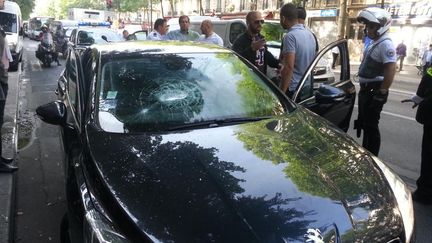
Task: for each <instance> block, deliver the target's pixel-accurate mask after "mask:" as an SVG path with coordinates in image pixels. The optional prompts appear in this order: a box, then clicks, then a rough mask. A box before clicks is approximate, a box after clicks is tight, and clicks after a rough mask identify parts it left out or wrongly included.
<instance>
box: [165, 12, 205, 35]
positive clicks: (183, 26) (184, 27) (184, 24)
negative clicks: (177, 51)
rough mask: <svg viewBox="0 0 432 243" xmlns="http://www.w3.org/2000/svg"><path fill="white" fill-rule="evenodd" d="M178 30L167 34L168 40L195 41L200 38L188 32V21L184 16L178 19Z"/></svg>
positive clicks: (196, 33)
mask: <svg viewBox="0 0 432 243" xmlns="http://www.w3.org/2000/svg"><path fill="white" fill-rule="evenodd" d="M179 24H180V29H179V30H173V31H170V32H168V34H167V38H168V39H169V40H179V41H196V40H198V38H199V37H200V34H198V32H196V31H193V30H189V25H190V20H189V17H188V16H186V15H182V16H180V18H179Z"/></svg>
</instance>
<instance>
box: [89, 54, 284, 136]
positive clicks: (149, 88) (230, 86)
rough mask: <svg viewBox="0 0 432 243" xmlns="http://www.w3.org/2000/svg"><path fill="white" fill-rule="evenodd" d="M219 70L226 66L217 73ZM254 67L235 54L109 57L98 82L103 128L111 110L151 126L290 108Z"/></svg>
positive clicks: (130, 123) (130, 122)
mask: <svg viewBox="0 0 432 243" xmlns="http://www.w3.org/2000/svg"><path fill="white" fill-rule="evenodd" d="M215 70H218V71H220V70H224V71H220V72H218V75H214V72H215ZM254 70H255V69H251V68H250V67H249V66H247V65H246V64H245V63H243V62H242V61H241V60H240V59H239V58H238V57H237V56H236V55H235V54H232V53H230V54H214V53H204V54H181V55H180V54H164V55H162V54H160V55H145V56H143V57H141V58H133V59H131V58H128V59H125V60H117V61H115V60H112V59H108V60H107V61H106V63H104V64H103V65H102V71H101V72H102V73H101V80H100V84H99V86H98V90H99V115H100V116H99V121H100V123H101V126H102V127H103V125H104V123H105V124H106V123H112V119H107V120H104V118H103V117H106V113H109V114H110V115H111V116H114V117H116V118H117V120H118V121H119V122H120V123H122V124H124V126H125V127H134V129H137V128H136V127H137V126H138V127H139V129H141V130H144V131H147V130H160V129H165V128H167V127H170V126H172V125H179V124H189V123H195V122H202V121H211V120H217V119H228V118H244V117H263V116H274V115H277V114H282V113H284V112H285V109H286V107H288V109H291V108H292V106H290V105H291V103H289V105H288V104H286V103H287V102H288V101H287V100H286V99H283V98H282V96H277V95H276V92H275V90H277V88H276V87H274V86H271V85H270V84H269V82H268V81H267V80H266V79H263V78H262V76H261V75H260V74H259V73H256V71H254ZM278 94H280V93H278ZM281 100H282V101H281ZM284 102H285V105H284V104H283V103H284ZM290 107H291V108H290ZM101 113H103V114H101Z"/></svg>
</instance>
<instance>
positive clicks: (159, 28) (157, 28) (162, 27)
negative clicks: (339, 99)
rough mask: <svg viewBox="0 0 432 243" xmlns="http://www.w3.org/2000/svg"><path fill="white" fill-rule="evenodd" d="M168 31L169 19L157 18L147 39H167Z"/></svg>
mask: <svg viewBox="0 0 432 243" xmlns="http://www.w3.org/2000/svg"><path fill="white" fill-rule="evenodd" d="M167 31H168V25H167V21H166V20H165V19H156V21H155V22H154V27H153V31H152V32H150V34H149V35H148V36H147V40H166V39H167V38H166V33H167Z"/></svg>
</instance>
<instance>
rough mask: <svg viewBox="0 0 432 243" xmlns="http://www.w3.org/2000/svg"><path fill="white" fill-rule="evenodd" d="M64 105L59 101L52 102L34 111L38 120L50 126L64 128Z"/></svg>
mask: <svg viewBox="0 0 432 243" xmlns="http://www.w3.org/2000/svg"><path fill="white" fill-rule="evenodd" d="M66 110H67V109H66V105H65V104H64V103H63V102H61V101H53V102H50V103H48V104H45V105H41V106H39V107H38V108H37V109H36V114H37V115H38V116H39V118H40V119H41V120H42V121H44V122H46V123H48V124H52V125H59V126H64V125H65V124H66V115H67V114H66V113H67V112H66Z"/></svg>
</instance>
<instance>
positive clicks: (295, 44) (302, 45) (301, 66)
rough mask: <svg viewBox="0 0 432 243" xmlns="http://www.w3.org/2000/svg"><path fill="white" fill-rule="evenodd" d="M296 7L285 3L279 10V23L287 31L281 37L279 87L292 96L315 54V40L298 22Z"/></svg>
mask: <svg viewBox="0 0 432 243" xmlns="http://www.w3.org/2000/svg"><path fill="white" fill-rule="evenodd" d="M297 14H298V13H297V7H296V6H295V5H294V4H292V3H287V4H285V5H283V6H282V8H281V10H280V16H281V19H280V23H281V25H282V27H283V28H284V29H287V30H288V32H287V34H285V36H284V39H283V49H282V65H283V67H282V69H281V78H282V82H281V85H280V88H281V89H282V90H283V91H284V92H285V93H287V94H288V96H289V97H292V95H293V94H294V92H295V90H296V88H297V86H298V84H299V82H300V79H301V77H302V76H303V75H304V73H305V72H306V69H307V67H308V66H309V64H310V63H311V62H312V61H313V59H314V57H315V55H316V47H317V46H316V41H315V38H314V36H313V34H312V33H311V32H310V31H309V30H307V29H306V28H305V26H304V25H302V24H299V23H298V20H297V17H298V15H297Z"/></svg>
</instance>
